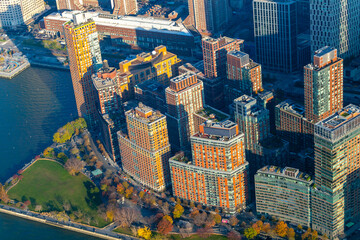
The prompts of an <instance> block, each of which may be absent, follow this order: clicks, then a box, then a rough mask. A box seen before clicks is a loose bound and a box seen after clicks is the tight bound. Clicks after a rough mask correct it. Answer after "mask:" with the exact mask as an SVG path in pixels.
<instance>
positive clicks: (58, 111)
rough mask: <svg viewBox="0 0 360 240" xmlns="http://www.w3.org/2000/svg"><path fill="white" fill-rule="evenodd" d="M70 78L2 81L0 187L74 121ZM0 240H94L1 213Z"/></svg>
mask: <svg viewBox="0 0 360 240" xmlns="http://www.w3.org/2000/svg"><path fill="white" fill-rule="evenodd" d="M76 115H77V114H76V107H75V98H74V93H73V89H72V84H71V78H70V73H69V72H67V71H59V70H54V69H46V68H34V67H30V68H28V69H27V70H25V71H24V72H22V73H21V74H20V75H18V76H17V77H15V78H13V79H11V80H6V79H1V78H0V164H1V167H0V182H2V183H4V181H5V180H6V179H8V178H9V177H11V176H12V175H13V174H15V173H16V171H17V170H18V169H20V168H22V167H23V166H24V164H25V163H27V162H30V161H31V159H32V158H33V157H35V155H37V154H39V153H40V152H41V151H42V150H43V149H44V148H45V147H46V146H48V145H50V144H51V142H52V135H53V134H54V133H55V132H56V130H57V129H58V128H59V127H61V126H63V125H64V124H65V123H67V122H68V121H71V120H73V119H74V118H75V117H76ZM0 236H1V237H0V239H4V240H18V239H24V240H58V239H59V240H60V239H61V240H65V239H66V240H67V239H71V240H80V239H86V240H88V239H95V238H92V237H88V236H85V235H82V234H78V233H75V232H69V231H65V230H62V229H59V228H55V227H51V226H47V225H44V224H40V223H35V222H32V221H28V220H24V219H21V218H16V217H13V216H7V215H4V214H0Z"/></svg>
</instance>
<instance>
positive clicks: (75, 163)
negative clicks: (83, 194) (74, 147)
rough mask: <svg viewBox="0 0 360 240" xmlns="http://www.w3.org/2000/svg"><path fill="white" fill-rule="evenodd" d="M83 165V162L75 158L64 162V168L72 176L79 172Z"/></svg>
mask: <svg viewBox="0 0 360 240" xmlns="http://www.w3.org/2000/svg"><path fill="white" fill-rule="evenodd" d="M84 166H85V163H84V162H83V161H81V160H79V159H77V158H70V159H69V160H67V162H66V163H65V168H66V170H68V172H69V173H70V175H72V176H74V175H75V174H77V173H79V172H80V171H81V170H82V169H83V168H84Z"/></svg>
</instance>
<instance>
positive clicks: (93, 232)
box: [0, 204, 139, 240]
mask: <svg viewBox="0 0 360 240" xmlns="http://www.w3.org/2000/svg"><path fill="white" fill-rule="evenodd" d="M0 212H2V213H5V214H10V215H13V216H16V217H21V218H24V219H28V220H31V221H36V222H39V223H44V224H47V225H51V226H55V227H59V228H63V229H66V230H69V231H75V232H78V233H82V234H87V235H90V236H93V237H98V238H101V239H109V240H115V239H116V240H119V239H123V240H138V239H139V238H136V237H131V236H128V235H124V234H121V233H115V232H113V230H114V228H116V225H114V226H113V225H109V226H107V227H105V228H101V229H100V228H95V227H91V226H87V225H83V224H79V223H74V222H71V221H67V222H63V221H58V220H56V219H54V218H51V217H48V216H43V215H41V214H39V213H35V212H31V211H28V210H22V209H18V208H14V207H11V206H8V205H4V204H0Z"/></svg>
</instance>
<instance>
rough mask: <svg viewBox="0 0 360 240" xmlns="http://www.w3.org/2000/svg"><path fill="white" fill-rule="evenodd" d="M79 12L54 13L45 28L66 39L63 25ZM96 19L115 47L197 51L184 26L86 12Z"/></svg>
mask: <svg viewBox="0 0 360 240" xmlns="http://www.w3.org/2000/svg"><path fill="white" fill-rule="evenodd" d="M78 12H79V11H65V12H63V13H52V14H50V15H48V16H46V17H44V23H45V29H46V30H47V31H48V32H49V33H51V34H58V35H60V36H63V28H62V25H63V24H64V23H65V22H68V21H70V20H72V19H73V14H75V13H78ZM85 14H86V16H87V17H88V18H91V19H93V21H94V22H95V25H96V29H97V31H98V33H99V34H101V35H103V36H106V37H108V38H110V39H111V43H112V45H114V46H123V47H126V46H128V47H140V48H141V49H144V50H151V49H154V48H156V47H157V46H159V45H165V46H166V47H167V48H168V49H169V51H172V52H175V53H178V54H181V55H185V56H191V55H192V54H193V49H195V37H194V35H193V34H192V33H191V32H190V31H189V30H188V29H187V28H186V27H185V26H184V25H183V24H182V23H178V22H173V21H170V20H165V19H155V18H151V17H140V16H115V15H111V14H104V13H99V12H86V13H85Z"/></svg>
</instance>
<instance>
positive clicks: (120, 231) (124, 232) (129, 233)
mask: <svg viewBox="0 0 360 240" xmlns="http://www.w3.org/2000/svg"><path fill="white" fill-rule="evenodd" d="M114 232H118V233H122V234H126V235H130V236H133V233H132V232H131V230H130V228H123V227H118V228H116V229H115V230H114Z"/></svg>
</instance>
